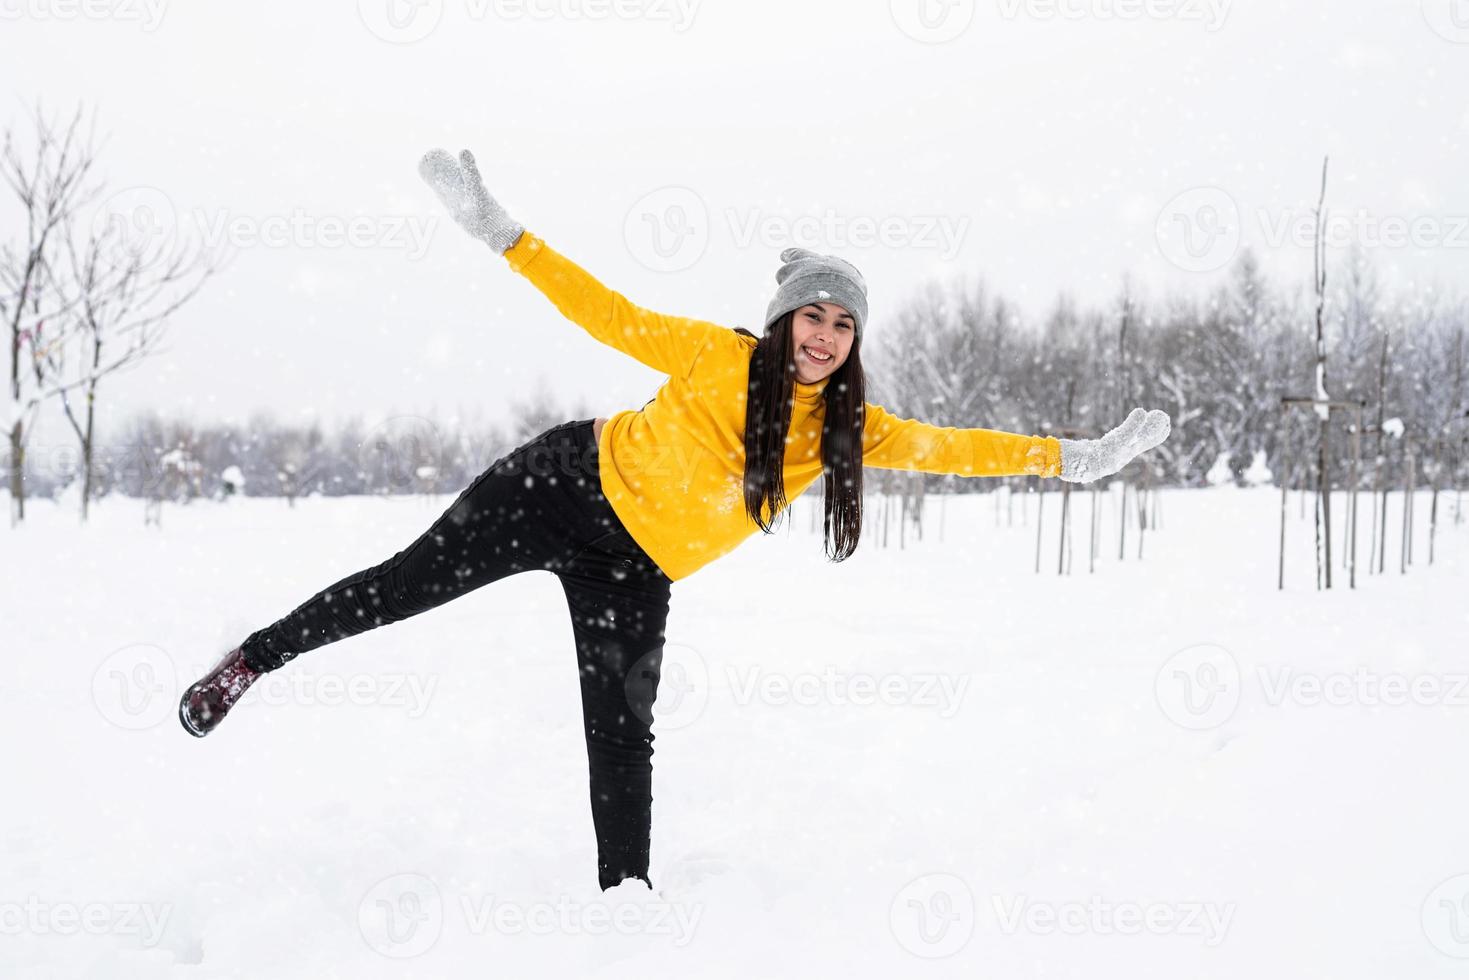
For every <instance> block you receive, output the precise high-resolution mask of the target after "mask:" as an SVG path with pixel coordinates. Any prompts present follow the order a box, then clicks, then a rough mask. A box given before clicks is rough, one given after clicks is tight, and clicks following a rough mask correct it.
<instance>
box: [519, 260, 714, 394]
mask: <svg viewBox="0 0 1469 980" xmlns="http://www.w3.org/2000/svg"><path fill="white" fill-rule="evenodd" d="M505 258H506V259H508V260H509V261H510V268H511V269H513V270H515V271H516V272H518V273H520V274H521V275H523V276H525V278H527V279H529V280H530V281H531V283H532V285H534V286H535V287H536V288H537V289H539V290H540V291H541V292H542V293H544V294H545V296H546V298H547V299H549V300H550V301H551V302H552V303H554V304H555V305H556V308H557V309H558V310H560V311H561V313H562V315H563V316H565V317H566V318H567V319H568V320H570V321H571V322H572V323H575V324H576V325H577V326H579V327H582V328H583V329H584V330H586V332H587V333H589V334H591V335H592V336H593V337H595V338H597V339H598V340H600V341H601V342H602V343H604V344H607V345H608V346H609V347H615V348H617V349H618V350H620V351H622V352H623V353H624V354H630V355H631V356H633V357H635V358H637V359H638V360H639V361H642V362H643V363H644V364H646V365H648V367H650V368H653V369H654V370H655V371H662V372H663V373H664V374H668V375H675V376H677V377H687V376H688V374H689V372H690V371H691V370H692V368H693V364H694V359H695V358H696V357H697V356H698V354H699V351H700V350H701V349H702V347H703V345H704V343H705V342H706V341H707V339H708V337H709V333H710V331H711V330H714V329H722V328H719V327H717V326H716V325H715V324H713V323H708V322H705V321H703V320H691V319H688V318H686V317H680V316H667V315H665V314H662V313H654V312H653V311H652V310H645V309H643V308H642V307H641V306H637V305H635V304H633V303H631V302H629V301H628V299H627V297H625V296H623V295H622V294H621V293H618V292H614V291H612V290H610V289H608V288H607V287H606V286H604V285H602V284H601V283H600V282H598V281H597V280H596V278H595V277H593V276H592V275H591V273H589V272H587V271H586V270H585V269H583V268H582V267H581V266H579V265H577V264H576V263H575V262H573V261H571V260H570V259H568V258H567V257H566V256H564V255H562V254H561V253H560V252H557V251H556V250H555V249H553V248H551V247H550V246H549V245H547V244H546V243H545V242H544V241H542V240H541V239H540V238H537V237H536V236H535V235H532V234H531V233H530V232H529V231H526V232H523V233H522V234H521V236H520V240H519V241H517V242H516V243H515V245H514V246H512V247H511V248H509V249H508V250H506V252H505Z"/></svg>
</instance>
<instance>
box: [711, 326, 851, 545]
mask: <svg viewBox="0 0 1469 980" xmlns="http://www.w3.org/2000/svg"><path fill="white" fill-rule="evenodd" d="M795 312H796V311H795V310H792V311H790V312H789V313H785V314H783V315H781V317H780V318H779V319H777V320H776V321H775V322H773V323H772V324H771V325H770V326H769V327H767V328H766V330H765V336H764V337H756V336H755V335H754V334H753V333H751V332H750V331H748V330H746V329H744V328H743V327H736V328H735V331H736V332H737V333H740V334H743V335H744V336H746V337H750V338H751V339H753V340H754V341H755V350H754V351H753V352H751V354H750V385H749V389H748V390H747V392H746V398H745V513H747V514H749V515H750V519H751V520H752V521H754V522H755V523H756V524H757V525H758V526H759V528H760V530H762V531H764V532H765V533H766V534H769V533H771V531H772V530H773V529H774V527H775V524H776V518H777V516H778V515H780V514H781V513H782V512H783V511H784V510H785V507H786V505H787V503H788V501H787V500H786V496H785V447H786V436H787V435H788V434H789V431H790V427H791V407H792V402H793V400H794V398H795V393H796V362H795V344H794V342H793V340H792V339H791V323H792V321H794V320H795ZM861 352H862V338H861V335H860V334H859V335H857V336H855V337H853V338H852V350H851V353H849V354H848V355H847V359H846V360H845V361H843V362H842V366H841V367H839V368H837V369H836V370H835V371H834V372H832V374H831V375H830V376H829V377H828V378H827V383H826V387H825V388H824V389H823V390H822V392H821V394H822V397H823V398H824V399H825V403H826V404H825V417H824V419H823V420H822V423H821V472H822V475H823V481H824V490H825V519H824V520H823V522H822V530H823V533H824V535H825V541H826V554H827V556H828V557H830V558H831V560H832V561H842V560H843V559H846V558H850V557H851V555H852V553H853V552H854V551H856V550H857V540H858V539H859V538H860V537H861V536H862V423H863V414H862V405H863V399H864V398H865V397H866V384H865V382H864V380H863V375H862V358H861ZM767 507H768V508H769V516H767V511H766V509H767Z"/></svg>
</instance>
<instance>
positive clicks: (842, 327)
mask: <svg viewBox="0 0 1469 980" xmlns="http://www.w3.org/2000/svg"><path fill="white" fill-rule="evenodd" d="M856 335H857V326H856V321H855V320H853V319H852V314H850V313H848V312H847V310H846V308H845V307H842V306H837V305H836V304H835V303H808V304H807V305H805V306H803V307H801V308H800V309H798V310H796V311H795V313H794V314H792V316H791V346H792V347H793V348H795V363H796V380H797V381H799V382H801V383H802V384H808V385H809V384H815V383H816V382H818V381H820V380H821V379H822V378H827V377H830V376H831V374H832V373H833V372H834V371H836V369H837V368H839V367H841V366H842V363H843V362H844V361H846V359H847V355H848V354H850V353H851V352H852V341H853V339H854V338H855V337H856ZM823 355H824V356H825V360H823V359H822V358H823Z"/></svg>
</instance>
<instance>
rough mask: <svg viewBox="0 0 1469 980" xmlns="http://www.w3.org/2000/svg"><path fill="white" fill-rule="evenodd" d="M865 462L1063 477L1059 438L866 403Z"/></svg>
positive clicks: (921, 468) (987, 473)
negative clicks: (949, 422)
mask: <svg viewBox="0 0 1469 980" xmlns="http://www.w3.org/2000/svg"><path fill="white" fill-rule="evenodd" d="M862 411H863V415H864V417H865V419H864V422H863V425H862V464H863V465H864V466H872V467H876V468H878V469H885V470H917V471H918V472H920V473H951V474H954V475H955V476H1060V475H1061V442H1060V440H1059V439H1056V438H1055V437H1053V436H1025V435H1020V434H1018V433H1015V432H1001V431H999V430H997V429H959V428H955V427H953V426H937V425H930V424H929V423H927V422H919V421H917V420H916V419H905V418H899V417H898V416H896V415H893V414H892V413H891V412H889V411H887V410H886V409H885V408H883V407H882V406H881V405H874V404H872V403H871V402H866V403H864V404H863V408H862Z"/></svg>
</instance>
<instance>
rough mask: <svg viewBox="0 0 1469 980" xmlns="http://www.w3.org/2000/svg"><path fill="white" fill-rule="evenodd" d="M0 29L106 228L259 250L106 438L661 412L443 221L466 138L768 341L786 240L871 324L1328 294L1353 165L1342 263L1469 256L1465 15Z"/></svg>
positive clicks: (650, 377) (114, 390)
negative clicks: (82, 156)
mask: <svg viewBox="0 0 1469 980" xmlns="http://www.w3.org/2000/svg"><path fill="white" fill-rule="evenodd" d="M0 15H3V17H4V18H5V22H4V23H3V24H0V64H3V65H4V68H3V69H0V77H3V79H4V82H5V89H6V92H7V95H8V97H9V104H8V105H7V106H6V114H5V117H4V118H5V121H7V122H9V123H11V124H15V125H20V126H21V127H22V128H24V125H25V113H26V111H27V108H28V106H31V105H33V104H34V102H35V100H36V99H37V98H38V97H42V98H44V99H45V101H46V104H47V105H48V106H50V107H52V108H54V109H58V110H63V109H68V108H70V107H72V106H74V105H75V104H76V103H77V101H78V100H81V101H83V102H85V103H86V104H87V105H88V106H90V107H95V108H96V110H97V112H98V117H97V118H98V120H99V124H100V126H101V128H102V129H103V130H105V131H106V133H107V134H108V137H107V145H106V147H105V151H104V153H103V155H102V159H101V162H100V172H101V173H102V174H103V175H105V176H106V178H107V179H108V181H109V186H110V190H111V191H112V192H114V193H115V194H116V196H115V197H113V198H111V203H110V204H107V205H106V207H107V208H110V209H121V210H122V212H123V213H128V214H135V213H138V210H137V209H138V208H139V207H148V208H152V209H153V211H154V212H155V213H156V212H159V211H162V212H165V213H166V214H167V215H169V216H170V217H171V218H172V219H173V220H175V221H176V222H177V223H178V227H181V228H183V229H185V230H186V231H192V232H193V233H194V234H196V235H201V236H215V237H214V239H213V240H215V241H219V240H220V238H219V237H218V236H221V235H223V236H224V240H225V241H228V242H231V243H232V244H231V245H230V249H231V251H232V253H233V254H232V258H231V259H230V261H229V263H228V265H227V266H226V268H225V270H224V271H223V272H222V274H221V275H220V276H219V277H218V278H217V279H216V280H215V281H213V282H212V283H210V284H209V285H208V287H207V288H206V290H205V292H204V293H202V294H201V296H200V297H199V298H198V299H197V300H196V301H194V302H193V303H192V304H191V305H189V306H188V307H187V308H186V310H185V311H184V312H183V313H181V314H180V315H179V316H178V317H177V318H176V320H175V322H174V324H173V326H172V328H171V331H170V341H169V350H168V352H167V353H166V354H165V355H163V356H160V357H159V358H157V359H155V360H153V361H151V362H149V363H148V365H147V366H146V367H144V368H142V369H141V370H139V371H137V372H136V373H134V374H132V375H130V376H128V377H126V378H119V379H117V380H115V381H114V382H112V384H111V385H110V386H109V391H108V392H107V395H106V398H107V402H108V407H107V415H108V417H109V418H112V419H115V418H117V417H118V416H120V415H121V414H123V413H124V412H125V411H126V410H129V409H132V408H136V407H142V406H148V405H156V406H159V407H162V408H173V409H176V410H178V411H179V412H187V413H189V414H190V415H192V416H194V417H196V418H201V419H211V420H212V419H221V418H226V417H237V418H243V417H244V416H245V415H247V414H248V413H249V412H250V411H252V410H254V409H257V408H269V409H271V410H273V411H274V412H275V413H276V414H277V415H278V416H279V417H281V418H284V419H289V418H303V419H304V418H311V417H317V418H321V419H322V420H324V421H327V422H332V421H334V420H337V419H340V418H341V417H343V416H344V415H346V414H348V413H356V412H360V413H362V414H363V415H364V416H366V417H367V418H368V419H369V421H372V420H376V419H381V418H384V417H388V416H393V415H397V414H403V413H413V412H427V411H437V412H440V413H444V414H450V413H454V412H461V413H464V414H465V415H466V416H467V417H473V416H476V415H477V416H479V417H482V418H486V419H489V418H494V417H495V416H497V415H498V414H500V413H501V412H502V411H503V410H504V408H505V407H506V406H507V405H508V404H509V402H510V400H511V399H515V398H524V397H527V396H528V395H529V394H530V393H531V392H532V391H533V390H534V388H535V387H536V385H537V383H538V381H543V382H544V383H546V384H547V385H549V386H550V387H551V389H552V390H553V392H554V393H556V394H557V396H558V397H559V398H560V400H561V401H562V402H563V403H564V404H576V403H580V404H584V405H586V406H587V407H588V409H589V410H590V412H591V413H595V414H608V413H611V412H613V411H616V410H618V409H621V408H636V407H638V406H640V405H642V404H643V402H645V401H646V400H647V398H648V397H650V396H651V394H652V392H653V391H654V390H655V388H656V386H657V384H658V383H659V380H660V378H659V376H658V375H656V374H655V373H654V372H652V371H651V370H649V369H647V368H644V367H642V366H641V365H639V364H637V363H636V362H634V361H632V360H631V359H630V358H627V357H625V356H623V355H621V354H619V353H617V352H616V351H613V350H610V349H607V348H602V347H600V346H599V345H598V344H597V343H596V342H595V341H593V340H591V338H590V337H588V336H586V335H585V334H583V333H582V332H581V331H579V330H578V329H577V328H576V327H574V326H572V325H571V324H569V323H567V322H566V321H564V320H563V319H561V317H560V315H559V314H558V313H557V312H556V311H555V309H554V308H553V307H552V306H551V305H550V304H549V303H548V302H547V301H546V300H545V299H544V298H543V297H541V295H540V294H539V293H538V292H536V291H535V290H534V288H532V287H531V286H530V285H529V283H527V282H526V281H525V280H523V279H521V278H520V277H519V276H517V275H516V274H514V273H512V272H511V271H510V270H509V268H508V266H507V265H506V264H505V262H504V260H503V259H501V258H500V257H498V256H496V255H494V254H493V253H491V252H490V251H489V250H488V249H487V248H486V247H485V246H483V245H481V244H479V243H477V242H474V241H473V240H471V239H469V238H467V236H465V235H464V234H463V233H462V232H461V231H460V230H459V229H458V228H457V227H456V226H454V225H453V224H452V223H451V222H450V221H448V220H447V219H446V218H445V217H444V216H443V214H442V213H441V210H440V208H439V205H438V202H437V200H436V199H435V198H434V197H433V196H432V194H431V192H430V191H429V190H428V188H426V187H425V186H424V185H423V184H422V183H421V182H420V181H419V179H418V176H417V173H416V169H415V165H416V163H417V160H418V158H419V156H420V155H421V154H422V153H423V152H424V151H425V150H427V149H429V148H430V147H435V146H443V147H446V148H448V149H450V150H451V151H456V152H457V151H458V150H459V149H460V148H463V147H469V148H471V149H473V150H474V151H475V152H476V155H477V156H478V158H479V160H480V165H481V169H482V171H483V173H484V175H485V179H486V182H487V184H488V186H489V188H490V191H491V193H493V194H495V195H496V196H498V197H499V198H500V200H501V201H502V202H503V203H504V204H505V205H506V206H507V208H509V210H510V212H511V214H512V215H514V216H515V217H516V218H518V219H519V220H520V221H521V222H522V223H524V224H525V226H526V227H527V228H529V229H531V230H533V231H535V232H536V233H537V234H539V235H541V236H542V237H543V238H545V239H546V240H547V242H548V243H550V244H551V245H552V246H553V247H555V248H557V249H559V250H560V251H562V252H564V253H566V254H567V255H569V256H570V257H571V258H573V259H574V260H575V261H577V262H579V263H580V264H582V265H583V266H585V267H586V268H588V269H589V270H590V271H591V272H592V273H593V274H595V275H596V276H598V277H599V278H600V279H601V280H602V281H603V282H605V283H607V284H608V285H609V286H611V287H613V288H615V289H618V290H620V291H621V292H623V293H625V294H626V295H627V296H629V297H630V298H631V299H632V300H633V301H634V302H637V303H639V304H641V305H644V306H648V307H652V308H655V309H659V310H663V311H666V312H672V313H679V314H683V315H688V316H696V317H702V318H706V319H712V320H715V321H716V322H720V323H724V324H726V325H729V326H736V325H742V326H746V327H748V328H750V329H752V330H755V331H756V332H758V331H759V329H760V325H761V319H762V314H763V311H764V308H765V304H766V302H767V300H768V299H769V296H770V294H771V292H772V290H773V287H774V278H773V276H774V271H775V268H776V265H777V264H778V254H779V252H780V250H781V248H783V247H786V246H787V245H791V244H802V245H806V246H808V247H814V248H817V249H819V250H821V251H826V252H833V253H836V254H839V255H841V256H843V257H845V258H847V259H849V260H851V261H852V262H854V263H855V264H856V265H857V266H858V267H859V268H860V269H861V270H862V271H863V272H864V274H865V275H866V278H867V281H868V287H869V293H870V298H871V322H872V329H873V330H874V332H877V331H881V330H882V329H883V325H884V320H885V318H887V317H888V316H889V315H890V313H891V311H893V310H894V309H895V307H896V305H897V304H899V303H901V302H902V301H903V299H904V298H905V296H907V295H909V294H911V292H912V291H913V290H914V289H915V288H916V287H917V286H918V285H919V284H920V283H922V282H923V281H924V280H925V279H928V278H931V277H936V278H945V277H947V276H950V275H952V274H955V273H960V274H964V275H969V276H983V277H984V278H985V280H986V281H987V282H988V283H989V284H990V285H991V286H992V288H994V289H996V290H999V291H1001V292H1003V293H1005V294H1006V295H1008V296H1010V297H1011V298H1012V299H1014V300H1016V301H1018V302H1019V303H1020V305H1021V307H1022V308H1023V309H1024V310H1025V311H1026V313H1027V314H1029V315H1031V316H1034V317H1037V318H1038V317H1040V316H1042V315H1044V313H1045V312H1046V311H1047V309H1048V308H1049V307H1050V306H1051V304H1052V302H1053V301H1054V298H1055V296H1056V295H1057V294H1058V292H1061V291H1066V292H1069V293H1071V294H1072V295H1073V296H1074V297H1075V298H1076V299H1077V300H1078V301H1080V302H1081V303H1083V304H1096V303H1101V302H1104V301H1105V300H1107V299H1108V298H1110V297H1112V296H1113V295H1115V293H1116V292H1117V290H1118V288H1119V284H1120V282H1121V279H1122V276H1123V274H1124V273H1131V275H1132V276H1133V277H1134V278H1135V280H1136V281H1137V282H1138V283H1140V284H1141V285H1142V286H1143V287H1144V289H1145V291H1147V292H1148V293H1150V294H1153V295H1157V294H1158V293H1159V292H1161V291H1163V290H1167V289H1170V288H1185V289H1202V288H1203V287H1204V286H1205V285H1207V284H1209V283H1212V282H1216V281H1218V280H1219V279H1220V277H1221V275H1222V273H1221V271H1220V270H1221V269H1223V268H1224V267H1226V265H1227V263H1228V261H1229V259H1230V258H1231V257H1232V255H1233V254H1234V253H1235V250H1236V248H1237V247H1239V246H1242V245H1248V246H1250V247H1253V248H1255V249H1257V250H1259V251H1260V252H1261V253H1262V256H1263V258H1264V260H1265V264H1266V268H1267V271H1268V272H1269V273H1270V274H1271V275H1272V276H1273V277H1275V278H1278V279H1284V280H1292V281H1297V282H1299V283H1301V284H1304V283H1305V281H1306V280H1307V279H1308V277H1309V268H1310V259H1311V249H1310V245H1309V236H1306V237H1304V238H1303V237H1302V233H1301V230H1300V229H1302V228H1304V229H1307V230H1308V229H1309V226H1310V213H1309V212H1310V208H1311V207H1312V206H1313V204H1314V202H1315V197H1316V193H1317V190H1318V181H1319V175H1320V166H1321V159H1322V155H1323V154H1326V153H1329V154H1330V155H1331V158H1332V168H1333V170H1332V178H1333V179H1332V182H1331V189H1330V196H1329V200H1328V203H1329V205H1330V206H1331V207H1332V208H1333V209H1334V211H1335V213H1337V214H1338V215H1340V216H1341V217H1340V221H1341V223H1340V224H1339V225H1338V226H1336V228H1335V230H1336V240H1337V242H1338V245H1339V246H1342V247H1337V248H1335V249H1334V250H1333V252H1332V255H1333V257H1334V258H1336V259H1338V260H1340V259H1342V258H1344V256H1345V254H1346V252H1345V248H1344V246H1345V244H1346V243H1348V242H1350V241H1352V240H1357V241H1360V242H1362V243H1363V244H1365V245H1367V246H1368V247H1369V250H1370V252H1371V254H1372V255H1373V256H1374V261H1375V262H1376V263H1377V264H1378V266H1379V268H1380V270H1381V271H1382V272H1383V275H1384V278H1385V279H1387V280H1388V281H1390V282H1397V283H1398V284H1400V286H1401V287H1402V288H1405V289H1422V290H1428V289H1430V288H1439V289H1446V290H1450V291H1452V290H1453V289H1454V288H1455V284H1454V280H1455V278H1456V277H1457V279H1458V280H1459V281H1461V282H1462V280H1463V279H1464V275H1465V272H1466V270H1469V227H1466V222H1469V218H1466V216H1469V181H1466V179H1465V178H1466V174H1469V154H1466V143H1469V0H1424V2H1421V3H1420V2H1419V0H1290V2H1288V3H1283V2H1280V0H1239V2H1235V3H1228V2H1225V0H1146V2H1145V0H1053V2H1043V0H1031V2H1028V3H1026V2H1021V0H995V2H980V3H975V2H967V0H949V2H942V0H923V4H920V3H919V2H917V0H893V2H891V3H889V2H869V3H837V2H824V3H793V2H789V0H785V2H770V0H705V2H699V0H618V2H615V3H614V2H613V0H601V2H597V0H519V2H515V0H499V2H493V3H492V2H490V0H426V2H425V0H420V2H417V3H409V2H402V0H393V2H392V3H389V0H362V2H359V3H354V2H351V0H335V2H331V3H311V4H304V3H287V2H257V3H252V4H229V5H225V4H214V3H210V4H205V3H201V2H193V3H182V2H174V3H160V0H129V2H120V0H119V2H112V0H89V2H88V4H86V5H85V7H83V5H82V4H80V3H79V2H77V0H0ZM7 206H8V202H7ZM5 213H6V215H7V220H6V223H5V224H4V225H3V226H0V231H3V234H4V235H5V237H6V238H13V237H14V236H15V234H16V232H17V229H16V227H15V223H14V222H13V221H12V220H10V214H11V212H8V211H7V212H5ZM354 219H355V221H356V222H358V223H357V224H354V225H351V226H349V227H348V228H347V231H348V232H350V234H349V235H348V237H349V238H350V241H349V242H347V243H342V242H340V241H339V240H338V239H339V238H340V237H342V235H343V226H344V225H345V224H346V223H347V222H349V221H353V220H354ZM1414 222H1416V224H1414ZM150 227H151V226H150ZM1395 235H1398V236H1399V237H1406V238H1407V241H1406V242H1404V241H1398V240H1396V239H1395V238H1394V236H1395ZM1384 241H1387V242H1394V241H1396V243H1395V244H1382V243H1383V242H1384Z"/></svg>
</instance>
